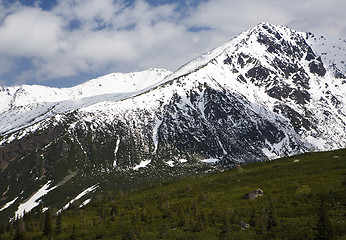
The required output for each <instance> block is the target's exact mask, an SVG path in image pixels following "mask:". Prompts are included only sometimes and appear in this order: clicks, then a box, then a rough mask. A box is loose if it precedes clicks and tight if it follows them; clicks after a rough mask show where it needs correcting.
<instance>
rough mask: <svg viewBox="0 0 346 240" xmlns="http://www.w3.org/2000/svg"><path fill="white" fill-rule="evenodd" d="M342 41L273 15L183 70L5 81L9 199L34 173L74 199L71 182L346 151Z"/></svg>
mask: <svg viewBox="0 0 346 240" xmlns="http://www.w3.org/2000/svg"><path fill="white" fill-rule="evenodd" d="M335 41H336V42H335ZM335 41H334V40H333V41H329V40H328V38H326V37H315V36H313V35H312V34H311V33H303V32H298V31H294V30H291V29H289V28H287V27H285V26H276V25H271V24H268V23H261V24H259V25H257V26H255V27H254V28H252V29H249V30H247V31H245V32H243V33H241V34H240V35H238V36H237V37H235V38H233V39H231V40H230V41H229V42H227V43H225V44H224V45H222V46H220V47H218V48H215V49H214V50H211V51H210V52H208V53H205V54H203V55H202V56H201V57H199V58H196V59H194V60H192V61H191V62H189V63H187V64H185V65H183V66H182V67H181V68H180V69H178V70H177V71H175V72H173V73H170V72H168V71H165V70H159V69H151V70H148V71H144V72H140V73H133V74H131V73H130V74H110V75H106V76H104V77H100V78H98V79H94V80H91V81H89V82H86V83H84V84H82V85H78V86H76V87H73V88H68V89H55V88H46V87H42V86H21V87H17V88H6V87H2V88H1V92H0V99H1V109H2V112H0V126H1V129H0V130H1V131H0V133H1V134H2V135H1V136H0V137H1V138H0V167H1V168H3V171H2V172H1V173H0V177H1V176H2V177H3V179H6V181H5V182H6V183H5V184H4V186H0V192H1V191H2V192H5V191H8V193H7V192H6V194H5V198H6V197H7V196H8V197H7V198H8V199H7V201H6V202H4V204H3V205H5V206H7V205H8V204H9V203H10V204H17V205H18V206H19V201H20V200H18V199H22V200H23V198H24V197H21V198H20V196H21V195H20V194H19V193H20V192H21V191H19V189H18V188H10V187H9V185H11V184H10V183H11V182H16V181H22V182H25V181H28V180H27V179H30V182H31V183H32V184H33V185H35V186H36V188H37V190H40V189H42V185H44V184H47V182H49V186H57V187H56V188H54V190H52V191H51V192H49V193H47V195H49V194H51V193H53V192H54V191H57V190H58V191H61V192H64V194H66V195H68V196H71V195H70V193H69V192H65V190H63V189H62V188H60V186H61V185H64V184H71V185H73V183H72V181H71V182H69V183H66V182H68V180H66V179H71V178H73V179H74V180H75V181H76V182H78V183H79V184H80V186H82V185H83V184H84V185H83V189H88V188H90V186H98V189H102V188H103V187H104V186H109V184H110V182H111V184H112V187H114V186H115V185H116V184H117V183H119V182H122V183H124V182H126V183H127V182H131V181H135V179H136V177H137V180H138V179H140V180H139V181H140V182H142V181H144V179H146V178H155V177H156V178H162V177H165V176H181V175H189V174H194V173H195V172H201V171H202V172H210V171H217V170H219V169H223V168H224V167H229V166H234V165H235V164H237V163H248V162H253V161H263V160H267V159H273V158H277V157H280V156H286V155H292V154H296V153H302V152H307V151H314V150H329V149H336V148H343V147H346V77H345V75H346V71H345V70H346V68H345V64H344V60H345V59H346V57H345V51H346V50H345V49H346V47H345V41H343V40H335ZM333 46H335V47H333ZM115 83H116V84H115ZM41 91H45V94H39V93H41ZM19 162H20V163H21V164H22V165H23V167H21V166H20V167H18V168H17V169H16V171H17V172H15V173H14V172H13V171H12V170H11V169H13V167H11V166H13V165H12V164H18V163H19ZM17 166H18V165H17ZM27 166H31V167H30V168H32V170H31V171H30V172H29V171H28V170H27ZM32 166H34V167H32ZM61 166H63V167H61ZM1 174H2V175H1ZM4 176H6V177H4ZM120 176H121V177H120ZM118 177H119V178H118ZM109 178H116V179H117V181H109ZM41 179H42V181H40V180H41ZM52 179H53V180H52ZM96 179H97V180H96ZM119 179H122V180H123V179H126V180H125V181H122V180H119ZM51 180H52V182H50V181H51ZM91 180H93V181H91ZM39 182H40V183H41V184H39ZM61 182H62V183H61ZM84 182H86V183H88V184H86V183H84ZM59 184H61V185H59ZM44 186H45V185H44ZM7 188H9V189H10V190H6V189H7ZM59 189H60V190H59ZM26 191H27V192H25V196H26V197H27V198H28V197H29V196H31V195H33V192H32V190H29V189H26ZM30 191H31V192H30ZM75 193H76V196H79V195H78V191H75ZM79 193H80V191H79ZM16 197H18V198H16ZM14 199H15V200H14ZM0 201H1V200H0ZM22 202H23V201H22ZM67 203H68V202H65V203H64V204H67ZM64 204H63V205H62V204H60V205H61V206H60V208H61V207H63V206H64ZM0 206H1V204H0ZM0 212H1V210H0Z"/></svg>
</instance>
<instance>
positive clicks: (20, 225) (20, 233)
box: [14, 218, 26, 240]
mask: <svg viewBox="0 0 346 240" xmlns="http://www.w3.org/2000/svg"><path fill="white" fill-rule="evenodd" d="M25 235H26V234H25V227H24V221H23V219H22V218H19V219H17V221H16V234H15V235H14V240H25V239H26V236H25Z"/></svg>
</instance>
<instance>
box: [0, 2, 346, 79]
mask: <svg viewBox="0 0 346 240" xmlns="http://www.w3.org/2000/svg"><path fill="white" fill-rule="evenodd" d="M187 2H189V1H187ZM187 6H188V7H186V8H185V9H183V12H182V9H181V8H178V4H162V5H157V6H152V5H150V4H149V3H148V2H147V1H145V0H136V1H135V2H134V4H129V3H128V2H127V1H120V0H119V1H113V0H60V1H58V4H57V6H55V7H53V8H52V9H50V10H48V11H44V10H42V9H40V8H39V7H38V6H37V5H36V6H34V7H25V6H22V5H20V4H18V2H16V3H14V4H10V5H6V6H5V5H4V4H3V3H0V77H1V78H2V79H4V77H3V75H4V74H7V75H9V73H11V76H12V78H13V80H12V82H17V81H19V82H22V81H24V82H25V81H26V80H31V82H33V81H36V80H37V81H44V80H53V79H60V78H68V77H72V76H78V75H80V74H86V73H97V74H100V75H101V74H105V73H108V72H114V71H124V72H127V71H137V70H142V69H145V68H149V67H163V68H168V69H170V70H175V69H176V68H178V67H179V66H180V65H182V64H184V63H186V62H187V61H189V60H191V59H192V58H194V57H197V56H198V55H200V54H201V53H203V52H204V51H207V50H210V49H211V48H214V47H217V46H218V45H220V44H222V43H224V42H225V41H227V40H228V39H230V38H232V37H234V36H235V35H236V34H238V33H240V32H242V31H243V30H246V29H248V28H251V27H253V26H255V25H256V24H258V23H260V22H263V21H266V22H270V23H273V24H284V25H288V26H290V27H294V28H296V29H297V30H303V31H311V32H316V33H318V34H319V33H322V32H324V33H326V34H327V35H328V34H329V35H334V36H342V37H344V38H346V28H345V26H346V17H345V16H344V13H343V9H345V8H346V2H345V1H343V0H331V1H322V0H306V1H298V0H292V1H276V0H259V1H256V2H254V1H235V0H208V1H201V2H199V4H198V5H197V6H196V5H195V6H193V5H190V4H189V3H188V4H187ZM191 29H199V30H198V31H193V30H191ZM23 57H25V58H26V59H27V60H29V61H30V64H31V65H32V66H31V67H32V68H30V69H18V67H16V64H14V63H15V61H16V60H18V59H20V58H23ZM85 80H87V79H85ZM62 85H63V84H62Z"/></svg>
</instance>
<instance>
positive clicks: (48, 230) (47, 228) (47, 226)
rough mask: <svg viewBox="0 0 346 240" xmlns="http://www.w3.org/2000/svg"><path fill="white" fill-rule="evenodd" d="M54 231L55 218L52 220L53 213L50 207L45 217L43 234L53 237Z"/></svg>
mask: <svg viewBox="0 0 346 240" xmlns="http://www.w3.org/2000/svg"><path fill="white" fill-rule="evenodd" d="M52 233H53V220H52V213H51V211H50V209H48V210H47V211H46V214H45V219H44V229H43V235H44V236H48V237H51V236H52Z"/></svg>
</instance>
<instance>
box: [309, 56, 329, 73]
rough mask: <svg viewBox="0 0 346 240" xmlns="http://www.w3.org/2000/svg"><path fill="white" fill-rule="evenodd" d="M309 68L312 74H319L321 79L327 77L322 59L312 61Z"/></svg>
mask: <svg viewBox="0 0 346 240" xmlns="http://www.w3.org/2000/svg"><path fill="white" fill-rule="evenodd" d="M309 68H310V71H311V72H312V73H315V74H317V75H318V76H320V77H323V76H324V75H326V72H327V71H326V69H325V68H324V66H323V63H322V61H321V58H320V57H319V58H318V59H317V60H314V61H312V62H311V63H310V64H309Z"/></svg>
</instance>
